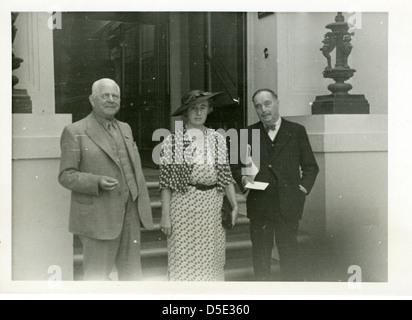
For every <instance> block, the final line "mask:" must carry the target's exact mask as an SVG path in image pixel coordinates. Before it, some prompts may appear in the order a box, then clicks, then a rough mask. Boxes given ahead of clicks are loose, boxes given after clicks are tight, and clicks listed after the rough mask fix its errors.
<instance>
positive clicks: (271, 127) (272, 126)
mask: <svg viewBox="0 0 412 320" xmlns="http://www.w3.org/2000/svg"><path fill="white" fill-rule="evenodd" d="M264 127H265V130H266V131H267V132H269V131H276V124H264Z"/></svg>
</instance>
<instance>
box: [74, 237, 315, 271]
mask: <svg viewBox="0 0 412 320" xmlns="http://www.w3.org/2000/svg"><path fill="white" fill-rule="evenodd" d="M310 239H311V237H310V236H309V235H303V234H301V235H299V236H298V243H299V244H306V243H308V242H309V241H310ZM226 241H227V243H226V252H227V260H228V261H229V260H231V259H230V258H231V257H232V256H231V254H232V252H233V251H235V252H236V251H243V252H240V253H239V252H237V253H233V256H236V255H237V257H239V256H240V255H241V253H245V251H248V252H247V253H249V250H250V249H251V248H252V242H251V241H250V235H249V234H235V235H229V236H227V239H226ZM141 256H142V261H144V260H145V259H160V260H158V261H165V260H162V258H163V259H165V258H167V242H166V241H156V242H147V243H142V251H141ZM81 263H83V254H82V253H81V252H80V251H78V252H77V253H75V254H74V264H75V265H76V264H81Z"/></svg>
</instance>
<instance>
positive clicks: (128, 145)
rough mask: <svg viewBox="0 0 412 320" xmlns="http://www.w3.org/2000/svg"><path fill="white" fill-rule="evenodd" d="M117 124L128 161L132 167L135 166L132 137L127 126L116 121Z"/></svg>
mask: <svg viewBox="0 0 412 320" xmlns="http://www.w3.org/2000/svg"><path fill="white" fill-rule="evenodd" d="M117 124H118V125H119V128H120V131H121V133H122V136H123V141H124V144H125V145H126V149H127V152H128V153H129V156H130V160H131V161H132V165H133V166H135V165H136V157H135V151H134V148H133V143H134V142H133V137H132V136H131V134H130V132H129V130H128V128H127V126H126V125H125V124H124V123H122V122H119V121H117Z"/></svg>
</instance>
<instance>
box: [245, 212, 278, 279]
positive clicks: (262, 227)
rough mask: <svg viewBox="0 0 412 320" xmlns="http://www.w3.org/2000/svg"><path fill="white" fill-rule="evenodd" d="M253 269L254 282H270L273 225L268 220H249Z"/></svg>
mask: <svg viewBox="0 0 412 320" xmlns="http://www.w3.org/2000/svg"><path fill="white" fill-rule="evenodd" d="M250 228H251V239H252V253H253V268H254V272H255V280H256V281H270V278H271V266H272V250H273V246H274V225H273V222H271V221H269V220H251V223H250Z"/></svg>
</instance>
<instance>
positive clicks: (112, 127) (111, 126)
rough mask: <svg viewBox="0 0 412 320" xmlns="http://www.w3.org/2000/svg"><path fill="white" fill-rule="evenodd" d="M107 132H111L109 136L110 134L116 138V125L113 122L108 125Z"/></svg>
mask: <svg viewBox="0 0 412 320" xmlns="http://www.w3.org/2000/svg"><path fill="white" fill-rule="evenodd" d="M107 130H108V131H109V134H110V135H111V136H112V137H115V136H116V135H117V130H116V127H115V126H114V124H113V123H112V122H109V123H108V124H107Z"/></svg>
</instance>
